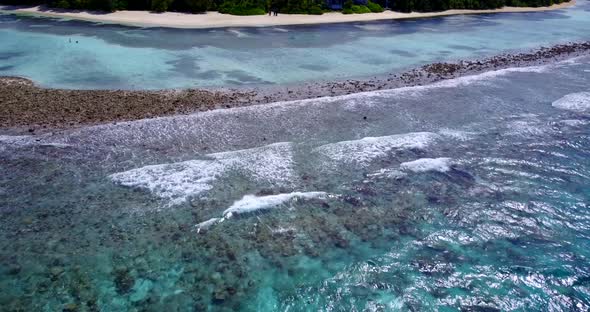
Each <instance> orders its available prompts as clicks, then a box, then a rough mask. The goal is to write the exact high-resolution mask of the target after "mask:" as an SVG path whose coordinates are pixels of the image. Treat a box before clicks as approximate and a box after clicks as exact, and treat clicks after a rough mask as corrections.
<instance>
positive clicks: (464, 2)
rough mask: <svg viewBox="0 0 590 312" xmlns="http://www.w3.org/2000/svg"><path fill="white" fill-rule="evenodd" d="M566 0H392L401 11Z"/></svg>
mask: <svg viewBox="0 0 590 312" xmlns="http://www.w3.org/2000/svg"><path fill="white" fill-rule="evenodd" d="M562 2H567V1H565V0H394V1H392V3H393V8H392V9H393V10H395V11H401V12H411V11H416V12H433V11H444V10H450V9H473V10H483V9H497V8H501V7H504V6H516V7H540V6H550V5H553V4H558V3H562Z"/></svg>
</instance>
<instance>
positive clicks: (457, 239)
mask: <svg viewBox="0 0 590 312" xmlns="http://www.w3.org/2000/svg"><path fill="white" fill-rule="evenodd" d="M589 85H590V58H585V59H584V58H581V59H576V60H571V61H568V62H562V63H557V64H552V65H547V66H542V67H529V68H521V69H508V70H502V71H498V72H489V73H484V74H481V75H478V76H472V77H464V78H460V79H456V80H448V81H444V82H442V83H439V84H435V85H432V86H425V87H414V88H404V89H397V90H390V91H380V92H373V93H363V94H355V95H350V96H344V97H337V98H321V99H314V100H307V101H298V102H288V103H276V104H271V105H265V106H256V107H247V108H236V109H227V110H219V111H210V112H204V113H198V114H194V115H190V116H178V117H167V118H159V119H151V120H141V121H135V122H127V123H118V124H116V125H103V126H95V127H87V128H82V129H77V130H70V131H66V132H64V133H60V134H53V135H43V136H39V135H38V136H19V137H14V136H2V137H0V160H1V161H0V213H1V216H2V217H1V218H0V264H1V266H0V267H1V269H0V306H1V307H2V309H4V310H8V311H13V310H18V311H59V310H61V309H63V308H66V307H67V308H73V307H74V305H75V307H76V308H77V309H79V310H80V311H92V310H94V311H161V310H164V309H165V310H168V311H191V310H195V311H203V310H209V311H230V310H241V311H398V310H399V311H457V310H462V311H497V310H502V311H587V310H588V309H589V308H590V263H589V257H590V240H589V238H590V210H589V208H590V153H589V151H590V88H589V87H588V86H589ZM365 117H366V118H365ZM215 218H219V219H215ZM203 222H206V223H203Z"/></svg>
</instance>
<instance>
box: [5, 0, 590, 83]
mask: <svg viewBox="0 0 590 312" xmlns="http://www.w3.org/2000/svg"><path fill="white" fill-rule="evenodd" d="M269 18H272V17H269ZM589 34H590V4H589V2H588V0H578V4H577V5H576V6H575V7H572V8H568V9H564V10H558V11H550V12H538V13H512V14H489V15H466V16H451V17H444V18H433V19H418V20H405V21H384V22H383V21H382V22H374V23H356V24H337V25H319V26H292V27H267V28H230V29H213V30H181V29H166V28H134V27H122V26H116V25H106V24H93V23H86V22H76V21H66V20H58V19H47V18H32V17H24V16H13V15H0V43H1V44H0V75H15V76H24V77H28V78H31V79H32V80H34V81H35V82H37V83H39V84H40V85H42V86H47V87H58V88H83V89H97V88H98V89H104V88H114V89H121V88H122V89H161V88H182V87H199V86H239V85H261V84H277V83H280V84H285V83H297V82H303V81H310V80H314V81H315V80H318V79H325V80H333V79H344V78H349V77H354V78H358V77H362V76H372V75H378V74H383V73H388V72H392V71H399V70H402V69H406V68H412V67H416V66H418V65H421V64H426V63H431V62H433V61H437V60H449V59H463V58H470V59H473V58H481V57H485V56H490V55H495V54H498V53H499V52H506V51H518V50H526V49H530V48H537V47H539V46H541V45H546V46H548V45H551V44H555V43H563V42H568V41H578V40H588V39H590V37H589ZM76 42H77V43H76Z"/></svg>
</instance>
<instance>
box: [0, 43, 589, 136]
mask: <svg viewBox="0 0 590 312" xmlns="http://www.w3.org/2000/svg"><path fill="white" fill-rule="evenodd" d="M589 55H590V41H589V42H579V43H569V44H562V45H555V46H552V47H548V48H540V49H537V50H533V51H530V52H524V53H518V54H500V55H497V56H494V57H490V58H485V59H480V60H466V61H458V62H452V63H433V64H429V65H425V66H422V67H420V68H416V69H413V70H410V71H406V72H402V73H392V74H387V75H383V76H380V77H375V78H371V79H359V80H352V79H348V80H342V81H332V82H309V83H304V84H300V85H277V86H263V87H245V88H238V89H235V88H210V89H207V88H205V89H182V90H160V91H126V90H63V89H48V88H42V87H38V86H36V85H35V84H34V82H32V81H30V80H28V79H24V78H18V77H1V76H0V103H3V104H2V105H0V135H1V134H42V133H46V132H53V131H59V130H64V129H68V128H77V127H82V126H89V125H97V124H104V123H113V122H115V123H116V122H123V121H131V120H138V119H146V118H154V117H161V116H174V115H182V114H192V113H195V112H199V111H207V110H213V109H222V108H234V107H241V106H250V105H260V104H269V103H275V102H281V101H293V100H305V99H314V98H317V97H325V96H345V95H347V94H353V93H359V92H368V91H379V90H389V89H396V88H401V87H413V86H421V85H429V84H432V83H436V82H440V81H443V80H447V79H454V78H459V77H464V76H469V75H477V74H480V73H483V72H487V71H494V70H501V69H505V68H512V67H525V66H537V65H544V64H551V63H554V62H556V61H560V60H565V59H569V58H573V57H578V56H589Z"/></svg>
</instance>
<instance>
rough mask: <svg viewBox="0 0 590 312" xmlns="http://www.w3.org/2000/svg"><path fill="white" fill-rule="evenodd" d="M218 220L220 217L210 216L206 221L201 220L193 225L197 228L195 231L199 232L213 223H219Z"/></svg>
mask: <svg viewBox="0 0 590 312" xmlns="http://www.w3.org/2000/svg"><path fill="white" fill-rule="evenodd" d="M219 221H221V218H211V219H209V220H207V221H204V222H201V223H199V224H197V225H195V227H196V228H197V233H201V231H203V230H204V231H206V230H208V229H209V228H211V227H212V226H214V225H215V224H217V223H219Z"/></svg>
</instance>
